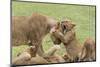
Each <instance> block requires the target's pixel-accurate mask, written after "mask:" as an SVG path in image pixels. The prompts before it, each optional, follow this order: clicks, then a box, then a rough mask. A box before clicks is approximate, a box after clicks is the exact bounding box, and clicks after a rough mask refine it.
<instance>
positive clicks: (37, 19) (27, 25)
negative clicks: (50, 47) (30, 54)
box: [12, 13, 56, 55]
mask: <svg viewBox="0 0 100 67" xmlns="http://www.w3.org/2000/svg"><path fill="white" fill-rule="evenodd" d="M55 24H56V21H55V20H54V19H52V18H50V17H48V16H46V15H42V14H38V13H33V14H32V16H12V46H17V45H23V44H30V45H35V46H36V53H37V52H38V53H39V54H40V55H42V53H43V47H42V40H43V37H44V36H45V35H46V34H47V33H49V31H50V29H51V28H52V27H53V26H55Z"/></svg>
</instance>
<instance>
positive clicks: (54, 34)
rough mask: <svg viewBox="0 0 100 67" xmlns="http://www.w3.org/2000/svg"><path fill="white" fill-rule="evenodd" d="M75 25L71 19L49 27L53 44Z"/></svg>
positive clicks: (58, 42) (59, 41)
mask: <svg viewBox="0 0 100 67" xmlns="http://www.w3.org/2000/svg"><path fill="white" fill-rule="evenodd" d="M75 26H76V25H75V24H74V23H73V22H72V21H71V20H63V21H61V22H58V23H57V25H56V26H55V27H54V28H52V29H51V31H50V35H51V39H52V41H53V43H54V44H60V43H61V41H62V40H61V39H62V38H64V34H65V32H68V31H70V30H72V29H73V28H74V27H75Z"/></svg>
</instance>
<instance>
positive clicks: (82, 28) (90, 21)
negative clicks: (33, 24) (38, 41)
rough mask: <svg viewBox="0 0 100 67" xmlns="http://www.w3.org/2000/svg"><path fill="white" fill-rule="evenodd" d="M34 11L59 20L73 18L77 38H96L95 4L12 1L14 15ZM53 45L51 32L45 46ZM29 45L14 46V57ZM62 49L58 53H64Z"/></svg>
mask: <svg viewBox="0 0 100 67" xmlns="http://www.w3.org/2000/svg"><path fill="white" fill-rule="evenodd" d="M33 12H38V13H41V14H45V15H48V16H51V17H52V18H55V19H57V20H58V21H59V20H62V19H65V18H67V17H68V18H71V19H72V20H73V21H74V22H75V23H76V34H77V38H78V39H79V40H80V42H81V43H83V42H84V40H85V38H87V37H91V38H93V39H95V6H81V5H65V4H46V3H30V2H15V1H14V2H12V15H13V16H30V15H31V14H32V13H33ZM52 45H53V43H52V41H51V39H50V37H49V34H48V35H47V36H46V37H45V38H44V41H43V46H44V49H45V50H47V49H48V48H50V47H51V46H52ZM26 47H27V46H19V47H13V48H12V57H13V58H14V57H16V55H17V53H19V52H21V51H22V50H23V49H25V48H26ZM63 52H64V49H63V46H62V49H61V50H59V51H58V54H60V55H62V54H63Z"/></svg>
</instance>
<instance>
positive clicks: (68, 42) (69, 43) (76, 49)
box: [51, 20, 95, 62]
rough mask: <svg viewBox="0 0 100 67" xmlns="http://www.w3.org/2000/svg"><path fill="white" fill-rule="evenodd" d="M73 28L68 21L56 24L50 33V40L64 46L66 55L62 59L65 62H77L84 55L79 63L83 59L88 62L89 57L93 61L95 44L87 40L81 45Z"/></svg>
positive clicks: (71, 23)
mask: <svg viewBox="0 0 100 67" xmlns="http://www.w3.org/2000/svg"><path fill="white" fill-rule="evenodd" d="M74 26H75V24H74V23H73V22H72V21H70V20H68V21H67V20H64V21H62V22H61V24H58V27H57V28H54V29H53V32H51V36H52V40H53V41H54V42H55V43H59V44H60V43H61V42H62V43H63V44H64V46H65V49H66V53H65V55H64V56H63V58H64V59H66V60H67V62H75V61H79V60H80V58H83V54H84V53H85V55H84V57H85V58H84V59H82V60H81V61H84V60H85V59H86V60H87V61H89V60H90V59H89V58H91V57H92V60H93V58H95V42H94V41H93V40H92V39H87V40H86V41H85V43H84V45H81V44H80V43H79V41H78V40H77V37H76V34H75V29H74ZM92 60H91V61H92Z"/></svg>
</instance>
